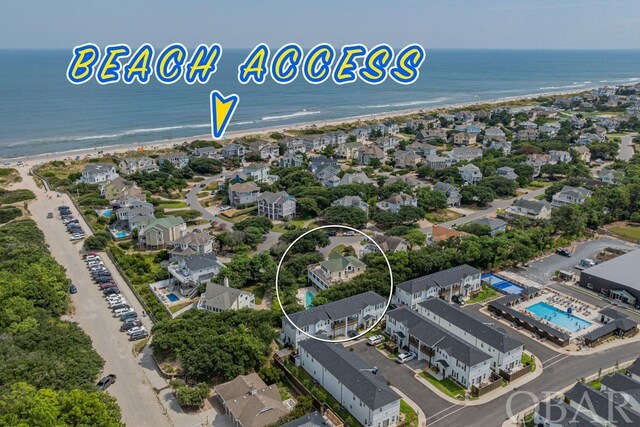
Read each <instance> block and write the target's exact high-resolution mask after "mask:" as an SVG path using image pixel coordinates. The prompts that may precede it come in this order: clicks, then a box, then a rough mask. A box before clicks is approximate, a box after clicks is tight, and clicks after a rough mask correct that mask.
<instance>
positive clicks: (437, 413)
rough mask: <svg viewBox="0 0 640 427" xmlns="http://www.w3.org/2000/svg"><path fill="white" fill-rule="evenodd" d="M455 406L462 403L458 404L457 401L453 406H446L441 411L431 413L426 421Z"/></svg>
mask: <svg viewBox="0 0 640 427" xmlns="http://www.w3.org/2000/svg"><path fill="white" fill-rule="evenodd" d="M454 406H460V405H456V404H455V403H454V404H453V405H451V406H447V407H446V408H444V409H443V410H441V411H440V412H436V413H435V414H433V415H431V416H430V417H428V418H426V421H429V420H430V419H431V418H433V417H437V416H438V415H440V414H441V413H443V412H444V411H448V410H449V409H451V408H453V407H454Z"/></svg>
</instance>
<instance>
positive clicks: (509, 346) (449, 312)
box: [418, 298, 524, 373]
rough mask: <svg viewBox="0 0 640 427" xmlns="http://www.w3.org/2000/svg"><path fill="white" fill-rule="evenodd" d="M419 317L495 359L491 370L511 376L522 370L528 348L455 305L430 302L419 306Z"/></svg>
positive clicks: (436, 300)
mask: <svg viewBox="0 0 640 427" xmlns="http://www.w3.org/2000/svg"><path fill="white" fill-rule="evenodd" d="M418 313H420V314H422V315H423V316H424V317H426V318H427V319H429V320H431V321H432V322H433V323H436V324H437V325H439V326H440V327H442V328H444V329H446V330H447V331H449V332H451V333H453V334H454V335H455V336H457V337H459V338H460V339H462V340H464V341H466V342H468V343H469V344H471V345H472V346H474V347H475V348H477V349H478V350H481V351H483V352H485V353H486V354H488V355H489V356H491V368H492V369H493V370H494V371H496V373H498V372H499V371H500V370H502V371H505V372H510V371H512V370H517V369H518V368H519V367H520V366H521V359H522V351H523V350H524V344H523V343H522V342H520V341H518V340H516V339H514V338H511V337H510V336H508V335H507V334H506V333H505V332H502V331H499V330H498V329H495V328H493V327H491V326H489V325H487V324H485V323H484V322H482V321H480V320H478V319H477V318H475V317H472V316H471V315H469V314H467V313H466V312H465V311H464V310H461V309H459V308H458V307H456V306H454V305H453V304H450V303H447V302H445V301H443V300H441V299H439V298H430V299H428V300H426V301H423V302H421V303H420V304H418Z"/></svg>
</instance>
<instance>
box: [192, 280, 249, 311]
mask: <svg viewBox="0 0 640 427" xmlns="http://www.w3.org/2000/svg"><path fill="white" fill-rule="evenodd" d="M243 293H244V291H241V290H240V289H236V288H230V287H228V286H223V285H218V284H216V283H211V282H209V283H207V288H206V289H205V291H204V294H202V299H203V300H204V301H205V302H206V304H207V305H208V306H209V307H214V308H217V309H220V310H228V309H230V308H231V307H232V306H233V304H234V303H235V302H236V300H237V299H238V298H239V297H240V295H242V294H243Z"/></svg>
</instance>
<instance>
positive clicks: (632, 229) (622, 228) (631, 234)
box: [609, 225, 640, 242]
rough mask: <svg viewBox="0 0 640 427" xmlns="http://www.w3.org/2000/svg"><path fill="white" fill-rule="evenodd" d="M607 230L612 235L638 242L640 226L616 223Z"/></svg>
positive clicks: (639, 239)
mask: <svg viewBox="0 0 640 427" xmlns="http://www.w3.org/2000/svg"><path fill="white" fill-rule="evenodd" d="M609 231H610V232H611V233H612V234H613V235H615V236H618V237H621V238H623V239H627V240H633V241H635V242H640V226H633V225H616V226H613V227H609Z"/></svg>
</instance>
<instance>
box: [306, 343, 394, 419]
mask: <svg viewBox="0 0 640 427" xmlns="http://www.w3.org/2000/svg"><path fill="white" fill-rule="evenodd" d="M300 347H301V348H302V349H304V350H305V351H306V352H308V353H309V354H310V355H311V356H312V357H313V358H314V359H315V360H317V361H318V362H319V363H320V365H322V366H323V367H324V368H325V369H326V370H327V371H329V372H330V373H331V374H332V375H333V376H334V377H336V378H339V379H340V381H341V382H342V384H343V385H344V386H346V387H347V388H348V389H349V390H350V391H351V392H352V393H353V394H354V395H355V396H357V397H358V398H359V399H360V400H361V401H362V402H363V403H364V404H366V405H367V406H368V407H369V408H371V409H373V410H375V409H378V408H382V407H383V406H385V405H388V404H390V403H392V402H396V401H398V400H399V399H400V396H398V395H397V394H396V393H395V392H394V391H393V390H391V388H390V387H389V386H388V385H387V381H386V379H385V378H384V377H383V376H382V375H376V374H374V373H372V372H369V371H367V369H373V366H371V365H369V364H368V363H367V362H365V361H364V360H363V359H361V358H360V356H358V355H357V354H356V353H355V352H351V351H347V350H345V348H344V347H343V346H342V345H340V344H328V343H325V342H321V341H318V340H305V341H303V342H302V343H301V344H300Z"/></svg>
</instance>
